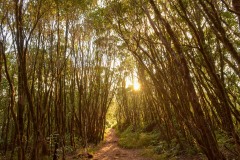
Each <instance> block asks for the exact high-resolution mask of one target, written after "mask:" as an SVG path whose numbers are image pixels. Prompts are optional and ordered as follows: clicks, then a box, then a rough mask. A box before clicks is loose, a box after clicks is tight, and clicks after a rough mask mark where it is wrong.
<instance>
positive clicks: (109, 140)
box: [93, 129, 151, 160]
mask: <svg viewBox="0 0 240 160" xmlns="http://www.w3.org/2000/svg"><path fill="white" fill-rule="evenodd" d="M115 159H117V160H151V159H149V158H144V157H142V156H141V153H140V150H137V149H124V148H121V147H119V146H118V137H117V135H116V133H115V130H114V129H111V130H110V131H109V134H108V135H107V137H106V141H105V143H104V144H103V145H102V147H101V148H100V149H99V150H98V151H97V152H96V153H95V154H94V155H93V160H115Z"/></svg>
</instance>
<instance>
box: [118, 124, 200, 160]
mask: <svg viewBox="0 0 240 160" xmlns="http://www.w3.org/2000/svg"><path fill="white" fill-rule="evenodd" d="M118 136H119V137H120V138H119V145H120V146H121V147H123V148H128V149H141V152H142V155H143V156H145V157H149V158H152V159H154V160H175V159H185V158H188V159H189V158H190V159H195V158H196V159H204V156H202V155H199V151H198V150H197V149H193V148H191V147H186V148H185V150H182V149H181V148H180V145H179V144H177V142H176V140H175V139H173V140H172V141H171V142H170V143H167V142H166V141H161V140H160V134H159V132H157V131H152V132H143V131H142V130H137V131H133V128H132V127H131V126H130V127H128V128H127V129H126V130H124V131H123V132H119V131H118Z"/></svg>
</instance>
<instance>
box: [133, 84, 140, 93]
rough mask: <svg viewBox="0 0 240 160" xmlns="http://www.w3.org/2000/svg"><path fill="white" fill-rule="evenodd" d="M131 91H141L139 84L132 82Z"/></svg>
mask: <svg viewBox="0 0 240 160" xmlns="http://www.w3.org/2000/svg"><path fill="white" fill-rule="evenodd" d="M133 89H134V90H135V91H139V90H140V89H141V86H140V84H139V83H138V82H134V84H133Z"/></svg>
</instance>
